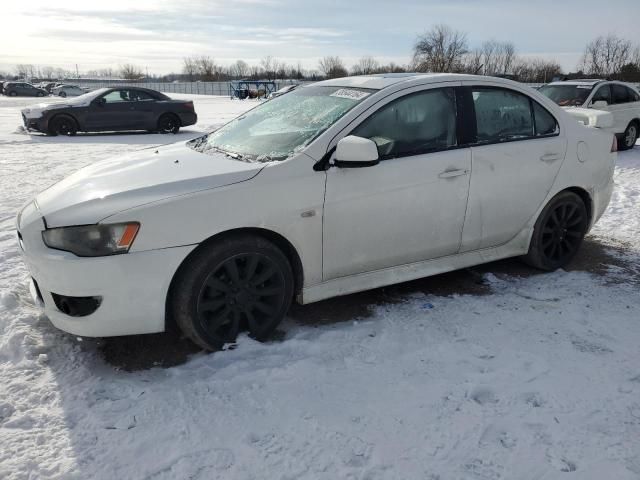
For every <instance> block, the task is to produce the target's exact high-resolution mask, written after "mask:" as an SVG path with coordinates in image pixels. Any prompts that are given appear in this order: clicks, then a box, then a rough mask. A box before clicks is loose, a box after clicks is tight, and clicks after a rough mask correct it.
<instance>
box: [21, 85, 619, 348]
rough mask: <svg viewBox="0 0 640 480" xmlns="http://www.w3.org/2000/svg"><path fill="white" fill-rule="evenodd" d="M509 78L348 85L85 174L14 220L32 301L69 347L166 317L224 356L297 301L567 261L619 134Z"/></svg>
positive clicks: (594, 209) (312, 92) (298, 95)
mask: <svg viewBox="0 0 640 480" xmlns="http://www.w3.org/2000/svg"><path fill="white" fill-rule="evenodd" d="M586 115H587V116H589V115H591V117H590V118H591V120H590V121H589V124H590V125H593V127H595V128H593V127H585V126H583V125H581V124H580V123H578V121H576V120H575V118H572V117H571V116H570V115H569V114H568V113H566V112H565V111H564V110H563V109H562V108H560V107H558V106H557V105H556V104H555V103H553V102H552V101H551V100H549V99H548V98H547V97H545V96H544V95H542V94H540V93H538V92H537V91H535V90H533V89H531V88H529V87H527V86H524V85H520V84H518V83H515V82H511V81H509V80H503V79H496V78H489V77H476V76H470V75H448V74H440V75H438V74H424V75H419V74H403V75H397V74H396V75H373V76H363V77H350V78H342V79H335V80H328V81H324V82H319V83H316V84H313V85H309V86H304V87H300V88H298V89H296V90H294V91H293V92H291V93H288V94H287V95H283V96H281V97H277V98H275V99H273V100H272V101H269V102H266V103H263V104H261V105H259V106H257V107H255V108H254V109H253V110H250V111H249V112H247V113H245V114H243V115H241V116H240V117H238V118H236V119H235V120H233V121H231V122H230V123H228V124H227V125H225V126H224V127H222V128H220V129H219V130H217V131H215V132H213V133H210V134H207V135H204V136H202V137H200V138H197V139H195V140H191V141H188V142H180V143H177V144H173V145H169V146H163V147H159V148H158V149H147V150H142V151H139V152H137V153H134V154H130V155H123V156H120V157H117V158H112V159H109V160H104V161H101V162H98V163H95V164H93V165H91V166H89V167H86V168H84V169H82V170H80V171H78V172H76V173H75V174H73V175H71V176H70V177H68V178H66V179H65V180H63V181H61V182H60V183H58V184H56V185H54V186H52V187H51V188H49V189H48V190H45V191H44V192H42V193H41V194H39V195H38V196H37V197H36V198H35V199H34V200H33V201H31V202H29V203H28V204H27V205H26V206H25V207H24V208H23V210H22V211H21V212H20V213H19V215H18V218H17V227H18V237H19V242H20V246H21V248H22V251H23V255H24V259H25V261H26V263H27V265H28V267H29V270H30V272H31V275H32V283H31V290H32V293H33V295H34V297H35V298H36V299H37V301H38V302H39V303H40V304H41V305H42V306H43V307H44V310H45V313H46V314H47V316H48V317H49V318H50V319H51V321H52V322H53V324H54V325H55V326H57V327H58V328H61V329H62V330H65V331H68V332H72V333H74V334H76V335H81V336H111V335H128V334H141V333H152V332H160V331H163V330H165V328H167V326H168V325H170V324H171V323H172V322H175V323H177V325H178V326H179V327H180V328H181V329H182V331H183V332H184V334H186V335H187V336H188V337H189V338H191V339H192V340H193V341H194V342H196V343H197V344H198V345H200V346H202V347H204V348H207V349H216V348H219V347H220V346H221V345H222V344H224V343H226V342H233V341H234V340H235V338H236V336H237V334H238V332H239V331H241V330H243V329H247V330H249V332H250V333H251V334H252V335H253V336H254V337H255V338H258V339H263V338H265V337H266V336H268V335H269V333H270V332H272V331H273V330H274V328H275V327H276V326H277V325H278V323H279V322H280V321H281V320H282V318H283V317H284V316H285V314H286V313H287V310H288V308H289V306H290V304H291V302H292V300H294V299H296V300H297V301H298V302H299V303H302V304H305V303H310V302H315V301H318V300H322V299H325V298H329V297H333V296H337V295H345V294H348V293H351V292H357V291H361V290H365V289H370V288H375V287H380V286H383V285H388V284H392V283H396V282H403V281H407V280H411V279H415V278H419V277H424V276H428V275H433V274H437V273H441V272H446V271H450V270H454V269H459V268H464V267H469V266H472V265H477V264H480V263H485V262H490V261H493V260H497V259H501V258H506V257H516V256H523V257H524V259H525V260H526V261H527V262H529V263H530V264H531V265H533V266H535V267H538V268H541V269H544V270H553V269H556V268H560V267H563V266H565V265H566V264H567V263H568V262H570V261H571V259H572V258H573V256H574V255H575V254H576V252H577V251H578V249H579V247H580V244H581V242H582V239H583V237H584V236H585V234H586V233H587V232H588V231H589V229H590V228H591V226H592V225H593V224H594V223H595V222H596V221H597V220H598V218H599V217H600V216H601V215H602V213H603V211H604V210H605V208H606V206H607V204H608V202H609V198H610V196H611V192H612V188H613V182H612V174H613V168H614V164H615V160H616V153H615V150H616V148H615V139H614V137H613V135H612V134H611V133H606V132H604V131H602V130H601V129H599V128H597V127H599V126H606V125H608V124H610V122H609V123H608V120H607V116H609V114H606V113H603V114H602V115H597V114H595V112H592V111H587V112H586Z"/></svg>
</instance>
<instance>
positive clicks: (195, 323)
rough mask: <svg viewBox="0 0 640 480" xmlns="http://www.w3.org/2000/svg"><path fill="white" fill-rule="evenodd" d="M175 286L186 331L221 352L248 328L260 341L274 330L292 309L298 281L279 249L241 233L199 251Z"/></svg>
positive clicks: (176, 311) (177, 314) (173, 296)
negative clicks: (294, 291) (295, 285)
mask: <svg viewBox="0 0 640 480" xmlns="http://www.w3.org/2000/svg"><path fill="white" fill-rule="evenodd" d="M172 285H173V286H172V288H171V293H170V296H169V305H170V309H169V312H170V314H171V315H172V316H173V318H174V319H175V321H176V323H177V324H178V326H179V327H180V329H181V330H182V332H183V333H184V334H185V336H187V337H188V338H190V339H191V340H192V341H193V342H194V343H196V344H197V345H199V346H201V347H203V348H205V349H207V350H218V349H220V348H222V346H223V345H224V344H225V343H232V342H234V341H235V340H236V337H237V335H238V333H239V332H240V331H242V330H244V329H246V330H248V331H249V333H250V334H251V335H252V336H253V337H254V338H256V339H258V340H263V339H265V338H266V337H267V336H268V335H269V334H270V333H271V332H273V330H274V329H275V328H276V327H277V326H278V324H279V323H280V322H281V321H282V319H283V318H284V316H285V315H286V313H287V310H288V309H289V306H290V305H291V301H292V299H293V285H294V281H293V273H292V270H291V265H290V264H289V261H288V260H287V257H286V256H285V255H284V254H283V253H282V251H281V250H280V249H279V248H278V247H277V246H275V245H274V244H273V243H271V242H269V241H268V240H266V239H264V238H262V237H254V236H241V235H238V236H231V237H228V238H226V239H224V240H221V241H219V242H216V243H212V244H210V245H208V246H203V247H201V249H200V250H197V251H196V252H195V253H194V254H192V255H191V257H190V258H189V259H187V261H186V262H185V263H184V264H183V265H182V266H181V267H180V269H179V271H178V273H177V274H176V278H175V279H174V281H173V284H172Z"/></svg>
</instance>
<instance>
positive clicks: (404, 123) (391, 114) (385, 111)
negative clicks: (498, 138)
mask: <svg viewBox="0 0 640 480" xmlns="http://www.w3.org/2000/svg"><path fill="white" fill-rule="evenodd" d="M351 134H352V135H356V136H358V137H364V138H368V139H370V140H373V141H374V142H375V143H376V145H377V146H378V154H379V155H380V158H381V159H385V158H387V159H388V158H393V157H402V156H409V155H418V154H421V153H428V152H434V151H438V150H445V149H447V148H450V147H453V146H455V145H456V144H457V142H456V101H455V94H454V91H453V89H452V88H439V89H434V90H426V91H424V92H419V93H414V94H410V95H407V96H405V97H402V98H399V99H397V100H394V101H392V102H390V103H388V104H387V105H385V106H384V107H382V108H380V110H378V111H376V112H375V113H373V114H372V115H371V116H370V117H369V118H367V119H366V120H365V121H364V122H362V123H361V124H360V125H358V126H357V127H356V128H355V129H354V130H353V131H352V132H351Z"/></svg>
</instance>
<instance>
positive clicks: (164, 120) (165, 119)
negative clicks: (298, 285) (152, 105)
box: [158, 113, 180, 134]
mask: <svg viewBox="0 0 640 480" xmlns="http://www.w3.org/2000/svg"><path fill="white" fill-rule="evenodd" d="M179 130H180V119H179V118H178V117H177V116H176V115H174V114H173V113H163V114H162V115H160V118H159V119H158V132H160V133H174V134H175V133H178V131H179Z"/></svg>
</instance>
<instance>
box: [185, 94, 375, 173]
mask: <svg viewBox="0 0 640 480" xmlns="http://www.w3.org/2000/svg"><path fill="white" fill-rule="evenodd" d="M371 93H372V90H369V89H363V88H345V87H314V86H310V87H304V88H298V89H295V90H294V91H293V92H291V93H287V94H286V95H282V96H280V97H276V98H274V99H273V100H269V101H268V102H265V103H263V104H262V105H260V106H258V107H256V108H254V109H253V110H250V111H248V112H247V113H245V114H244V115H241V116H240V117H238V118H236V119H235V120H233V121H231V122H230V123H228V124H227V125H225V126H224V127H222V128H220V129H219V130H217V131H215V132H212V133H210V134H208V135H205V136H204V137H199V138H196V139H195V140H191V141H190V142H188V143H187V145H188V146H189V147H191V148H193V149H194V150H196V151H198V152H203V153H213V152H222V153H225V154H227V155H229V156H231V157H233V158H236V159H238V160H244V161H247V162H270V161H273V160H285V159H286V158H288V157H289V156H290V155H291V154H292V153H294V152H297V151H299V150H301V149H302V148H304V147H305V146H306V145H308V144H309V143H311V141H313V140H314V139H315V138H316V137H317V136H318V135H320V134H321V133H322V132H324V131H325V130H326V129H327V128H329V127H330V126H331V125H333V124H334V123H335V122H336V121H337V120H338V119H340V118H341V117H342V116H343V115H344V114H345V113H347V112H348V111H349V110H350V109H352V108H353V107H354V106H355V105H357V104H358V103H359V102H361V101H362V100H364V99H365V98H366V97H367V96H368V95H370V94H371Z"/></svg>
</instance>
